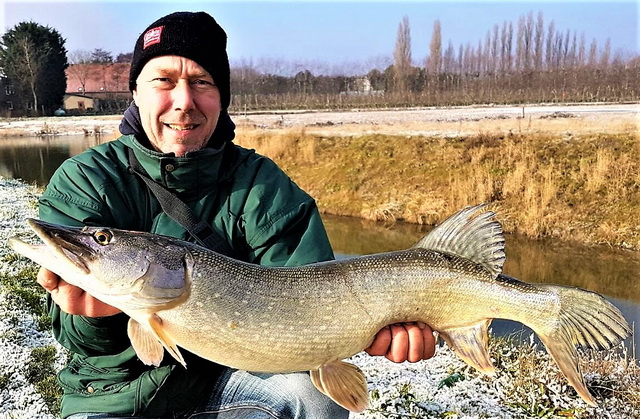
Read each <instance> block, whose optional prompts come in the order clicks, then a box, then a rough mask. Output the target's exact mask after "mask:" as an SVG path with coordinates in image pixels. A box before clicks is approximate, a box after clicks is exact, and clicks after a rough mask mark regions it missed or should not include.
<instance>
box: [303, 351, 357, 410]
mask: <svg viewBox="0 0 640 419" xmlns="http://www.w3.org/2000/svg"><path fill="white" fill-rule="evenodd" d="M311 381H312V382H313V384H314V385H315V386H316V388H317V389H318V390H319V391H320V392H321V393H323V394H325V395H327V396H329V397H330V398H331V399H332V400H333V401H335V402H336V403H338V404H339V405H340V406H342V407H344V408H345V409H348V410H350V411H352V412H362V411H363V410H364V409H366V408H367V405H368V404H369V392H368V391H367V380H366V379H365V378H364V375H363V374H362V371H360V368H358V367H356V366H355V365H353V364H349V363H347V362H344V361H334V362H330V363H327V364H324V365H323V366H321V367H320V368H318V369H317V370H313V371H311Z"/></svg>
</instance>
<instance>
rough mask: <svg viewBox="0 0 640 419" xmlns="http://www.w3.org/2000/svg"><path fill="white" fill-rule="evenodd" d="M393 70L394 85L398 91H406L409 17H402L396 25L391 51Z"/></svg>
mask: <svg viewBox="0 0 640 419" xmlns="http://www.w3.org/2000/svg"><path fill="white" fill-rule="evenodd" d="M393 63H394V65H393V68H394V72H395V78H396V83H397V87H398V90H399V91H406V90H407V87H408V83H407V82H408V80H407V79H408V76H409V74H410V72H411V63H412V59H411V29H410V27H409V17H408V16H404V17H403V18H402V22H400V24H399V25H398V34H397V37H396V48H395V50H394V51H393Z"/></svg>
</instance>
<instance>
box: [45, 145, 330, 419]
mask: <svg viewBox="0 0 640 419" xmlns="http://www.w3.org/2000/svg"><path fill="white" fill-rule="evenodd" d="M127 147H130V148H132V149H133V150H134V152H135V155H136V157H137V158H138V160H139V161H140V163H141V164H142V166H143V167H144V168H145V169H146V170H147V172H148V173H149V175H150V176H151V177H152V178H153V179H154V180H155V181H157V182H159V183H160V184H162V185H164V186H165V187H168V188H169V189H170V190H172V191H173V192H175V193H176V194H177V195H178V196H179V197H180V198H181V199H182V200H183V201H184V202H186V203H187V204H188V205H189V207H190V208H191V209H193V211H194V212H195V213H196V214H197V215H198V216H200V217H201V218H202V219H204V220H206V221H207V222H208V223H209V224H210V225H211V226H212V227H213V228H214V229H215V230H217V232H218V233H220V234H221V236H222V237H224V238H226V239H227V241H228V244H229V245H230V246H231V247H232V248H233V249H234V251H235V252H236V253H237V256H238V255H239V258H240V259H243V260H245V261H248V262H251V263H257V264H262V265H270V266H292V265H302V264H307V263H312V262H317V261H322V260H329V259H331V258H333V253H332V251H331V247H330V245H329V241H328V239H327V235H326V232H325V230H324V227H323V225H322V221H321V220H320V216H319V213H318V209H317V207H316V204H315V202H314V200H313V199H312V198H311V197H309V196H308V195H307V194H306V193H305V192H304V191H302V190H301V189H300V188H298V187H297V186H296V185H295V184H294V183H293V182H292V181H291V180H290V179H289V178H288V177H287V176H286V175H285V174H284V173H283V172H282V171H281V170H280V169H279V168H278V167H277V166H276V165H275V164H274V163H273V162H272V161H271V160H269V159H267V158H266V157H263V156H260V155H258V154H256V153H254V152H253V151H250V150H246V149H243V148H241V147H238V146H235V145H233V144H232V143H227V144H226V145H225V146H224V147H232V149H231V150H228V151H227V152H225V153H223V152H222V151H221V150H215V149H211V148H206V149H203V150H200V151H197V152H193V153H188V154H187V156H185V157H175V156H173V154H162V153H158V152H155V151H152V150H150V149H149V148H146V147H144V146H143V145H141V143H140V142H138V140H137V139H136V138H135V137H134V136H132V135H125V136H122V137H120V138H119V139H118V140H115V141H112V142H109V143H106V144H102V145H99V146H97V147H94V148H91V149H89V150H87V151H86V152H84V153H82V154H80V155H77V156H75V157H72V158H70V159H69V160H67V161H65V162H64V163H63V164H62V166H61V167H60V168H59V169H58V170H57V171H56V173H55V174H54V175H53V177H52V179H51V182H50V183H49V185H48V187H47V189H46V190H45V192H44V194H43V195H42V197H41V199H40V203H39V204H40V207H39V209H40V218H41V219H42V220H45V221H49V222H53V223H58V224H64V225H73V226H81V225H85V224H86V225H100V226H109V227H114V228H120V229H127V230H139V231H149V232H152V233H158V234H164V235H169V236H173V237H179V238H182V239H186V240H191V239H190V237H189V234H188V233H187V232H186V231H185V230H184V229H183V228H182V227H181V226H180V225H179V224H178V223H176V222H175V221H173V220H172V219H171V218H169V217H168V216H167V215H166V214H164V213H163V212H162V210H161V208H160V205H159V203H158V202H157V201H156V199H155V198H154V197H153V196H152V195H151V194H150V192H149V191H148V189H147V186H146V185H145V184H144V183H143V182H142V180H140V179H139V178H138V177H137V176H136V175H135V174H132V173H130V172H129V171H128V163H127V155H126V151H127ZM223 154H224V156H225V159H229V160H228V161H225V163H224V164H222V160H223V158H222V157H223ZM49 312H50V314H51V317H52V319H53V332H54V335H55V337H56V339H57V340H58V341H59V342H60V343H61V344H62V345H63V346H65V347H66V348H68V349H69V350H71V352H72V353H73V358H72V360H71V361H70V363H69V365H68V366H67V367H66V368H65V369H63V370H62V371H61V372H60V373H59V375H58V381H59V382H60V384H61V385H62V388H63V391H64V396H63V400H62V416H63V417H66V416H68V415H71V414H74V413H79V412H108V413H116V414H124V415H145V416H147V415H148V416H165V415H169V414H171V413H172V412H178V411H184V410H188V409H190V408H192V407H194V406H195V405H197V404H198V403H199V402H202V401H204V400H205V399H206V398H207V397H208V394H209V393H210V391H211V386H212V384H211V381H212V379H211V377H214V376H215V374H217V373H218V371H219V369H220V368H221V367H220V366H219V365H216V364H214V363H212V362H209V361H205V360H203V359H201V358H198V357H197V356H195V355H192V354H189V353H186V354H185V359H186V362H187V366H188V368H187V369H186V370H185V369H184V368H183V367H182V366H180V365H177V364H176V362H175V361H174V360H173V358H172V357H171V356H165V357H164V361H163V364H162V365H161V366H160V367H158V368H155V367H149V366H146V365H144V364H143V363H142V362H140V361H139V360H138V358H137V357H136V354H135V352H134V351H133V349H132V348H131V345H130V342H129V338H128V337H127V332H126V324H127V321H128V318H127V316H126V315H124V314H119V315H115V316H110V317H103V318H88V317H83V316H74V315H69V314H67V313H64V312H62V311H61V310H60V308H59V307H58V306H57V305H56V304H55V303H53V302H51V301H49ZM184 352H186V351H183V353H184Z"/></svg>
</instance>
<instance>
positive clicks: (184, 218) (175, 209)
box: [127, 147, 235, 257]
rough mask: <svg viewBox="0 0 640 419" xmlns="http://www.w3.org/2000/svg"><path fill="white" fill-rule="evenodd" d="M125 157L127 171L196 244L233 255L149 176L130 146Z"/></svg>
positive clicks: (202, 223)
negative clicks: (141, 181) (144, 185)
mask: <svg viewBox="0 0 640 419" xmlns="http://www.w3.org/2000/svg"><path fill="white" fill-rule="evenodd" d="M127 157H128V159H129V171H130V172H132V173H135V174H136V175H138V177H140V179H142V180H143V181H144V183H146V185H147V187H148V188H149V190H150V191H151V193H152V194H153V195H154V196H155V197H156V199H157V200H158V202H159V203H160V207H162V210H163V211H164V212H165V213H166V214H167V215H168V216H169V217H171V218H172V219H173V220H175V221H176V222H178V223H179V224H180V225H182V226H183V227H184V228H185V229H186V230H187V231H188V232H189V234H191V236H193V238H194V239H195V240H196V241H197V242H198V244H200V245H201V246H204V247H206V248H208V249H211V250H213V251H214V252H218V253H221V254H223V255H226V256H231V257H233V256H234V255H235V252H234V250H233V249H232V248H231V247H230V246H229V244H228V243H227V241H226V240H225V239H223V238H222V237H221V236H220V235H219V234H218V233H216V232H215V230H214V229H213V228H211V226H210V225H209V224H208V223H207V222H206V221H204V220H202V219H200V218H199V217H198V216H197V215H196V214H195V213H194V212H193V211H192V210H191V208H189V207H188V206H187V204H185V203H184V202H183V201H182V200H181V199H180V198H178V197H177V196H176V195H175V194H174V193H173V192H171V191H170V190H168V189H166V188H165V187H164V186H162V185H160V184H159V183H157V182H155V181H154V180H153V179H151V178H150V177H149V174H148V173H147V171H146V170H145V169H144V167H142V165H141V164H140V162H139V161H138V159H137V158H136V156H135V154H134V152H133V150H132V149H131V148H130V147H128V148H127Z"/></svg>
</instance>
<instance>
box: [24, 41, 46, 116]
mask: <svg viewBox="0 0 640 419" xmlns="http://www.w3.org/2000/svg"><path fill="white" fill-rule="evenodd" d="M16 46H17V47H18V49H19V51H20V53H21V55H22V56H21V58H20V61H19V63H17V64H18V65H19V67H21V68H22V71H21V72H22V74H23V75H24V78H23V80H24V81H25V82H26V84H28V86H29V90H30V93H31V95H32V97H33V107H34V109H35V110H36V112H38V106H39V105H38V93H37V91H36V84H37V82H38V79H39V78H40V74H41V73H42V71H43V70H44V66H45V64H46V56H47V54H48V53H49V47H48V46H47V45H44V46H40V47H39V48H38V47H36V45H35V43H34V42H33V41H32V39H31V37H30V36H28V34H26V33H23V34H20V35H19V36H18V37H17V38H16Z"/></svg>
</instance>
